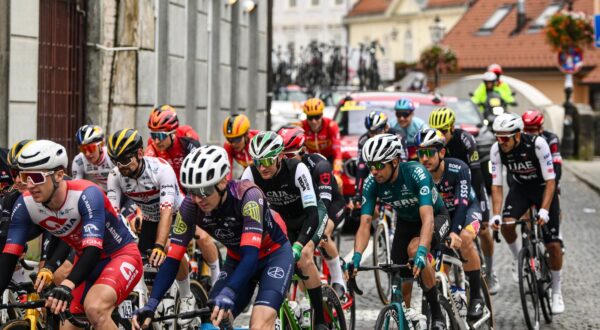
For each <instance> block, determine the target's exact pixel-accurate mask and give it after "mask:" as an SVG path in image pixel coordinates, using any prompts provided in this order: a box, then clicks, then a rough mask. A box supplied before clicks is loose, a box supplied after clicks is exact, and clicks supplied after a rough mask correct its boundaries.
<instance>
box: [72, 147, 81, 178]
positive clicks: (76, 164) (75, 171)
mask: <svg viewBox="0 0 600 330" xmlns="http://www.w3.org/2000/svg"><path fill="white" fill-rule="evenodd" d="M83 174H84V167H83V155H82V154H81V153H79V154H77V156H75V159H73V164H71V175H72V177H73V179H83Z"/></svg>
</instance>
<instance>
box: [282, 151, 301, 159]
mask: <svg viewBox="0 0 600 330" xmlns="http://www.w3.org/2000/svg"><path fill="white" fill-rule="evenodd" d="M303 151H304V150H302V149H298V150H296V151H288V152H285V153H283V156H284V157H285V158H294V157H296V156H300V155H302V153H303Z"/></svg>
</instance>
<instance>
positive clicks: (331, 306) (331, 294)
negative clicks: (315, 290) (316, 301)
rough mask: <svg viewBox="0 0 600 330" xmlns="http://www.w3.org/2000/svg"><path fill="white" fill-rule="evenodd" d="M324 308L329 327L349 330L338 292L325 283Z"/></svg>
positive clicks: (323, 288)
mask: <svg viewBox="0 0 600 330" xmlns="http://www.w3.org/2000/svg"><path fill="white" fill-rule="evenodd" d="M321 290H322V291H323V308H324V309H325V313H324V314H325V322H326V323H327V324H328V325H329V329H335V330H347V327H346V319H345V318H344V309H343V308H342V304H341V303H340V299H339V298H338V296H337V294H336V293H335V291H334V290H333V288H331V287H330V286H329V285H323V287H322V289H321Z"/></svg>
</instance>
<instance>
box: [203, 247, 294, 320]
mask: <svg viewBox="0 0 600 330" xmlns="http://www.w3.org/2000/svg"><path fill="white" fill-rule="evenodd" d="M238 264H239V261H237V260H234V259H233V258H230V257H227V258H226V259H225V264H224V265H223V267H222V268H221V273H219V279H218V280H217V282H216V283H215V285H214V286H213V288H212V290H211V291H210V294H209V299H215V298H216V297H217V296H218V295H219V293H220V292H221V290H222V289H223V288H224V287H225V286H226V285H227V283H228V282H229V281H228V277H229V276H230V275H231V274H232V273H233V272H234V271H235V268H236V267H237V265H238ZM293 275H294V257H293V254H292V247H291V245H290V243H289V242H286V243H285V244H283V245H282V246H281V247H280V248H279V249H277V251H275V252H273V253H271V254H269V255H268V256H266V257H263V258H262V259H260V260H259V261H258V267H257V268H256V272H255V273H254V274H253V275H252V276H251V278H250V281H249V282H248V285H247V286H246V287H244V288H243V289H242V290H241V291H240V292H237V297H236V299H235V306H234V308H233V311H232V312H233V315H234V316H238V315H239V314H240V313H241V312H242V311H244V309H245V308H246V306H247V305H248V304H249V303H250V301H251V299H252V296H253V295H254V289H255V288H256V285H258V294H257V295H256V299H255V300H254V305H255V306H256V305H261V306H268V307H271V308H273V309H274V310H276V311H279V307H281V303H282V302H283V299H284V298H285V297H286V295H287V292H288V290H289V288H290V283H291V281H292V276H293Z"/></svg>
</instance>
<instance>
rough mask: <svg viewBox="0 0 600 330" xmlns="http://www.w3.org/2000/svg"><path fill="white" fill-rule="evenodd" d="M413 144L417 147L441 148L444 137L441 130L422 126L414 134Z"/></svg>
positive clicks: (443, 143) (444, 143)
mask: <svg viewBox="0 0 600 330" xmlns="http://www.w3.org/2000/svg"><path fill="white" fill-rule="evenodd" d="M414 142H415V146H417V147H419V148H429V147H436V148H440V149H441V148H443V147H444V146H445V145H446V138H445V137H444V134H442V132H440V131H438V130H437V129H435V128H423V129H421V130H420V131H419V133H417V135H415V141H414Z"/></svg>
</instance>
